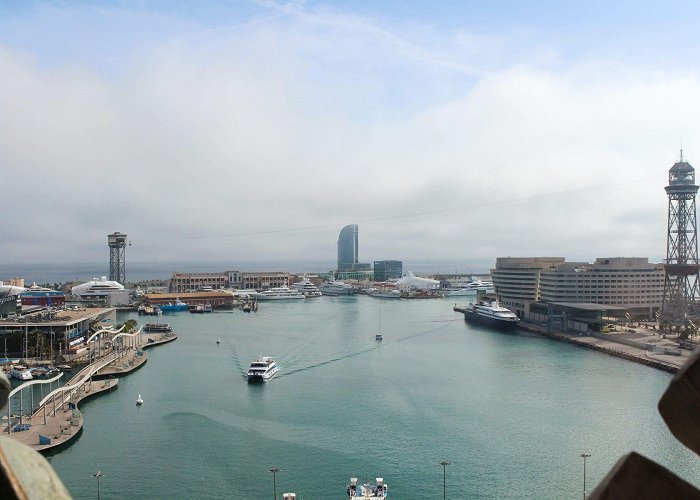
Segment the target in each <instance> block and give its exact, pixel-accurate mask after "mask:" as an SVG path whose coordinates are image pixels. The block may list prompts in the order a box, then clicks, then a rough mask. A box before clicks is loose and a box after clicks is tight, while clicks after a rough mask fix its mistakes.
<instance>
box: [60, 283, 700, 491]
mask: <svg viewBox="0 0 700 500" xmlns="http://www.w3.org/2000/svg"><path fill="white" fill-rule="evenodd" d="M452 306H453V301H448V300H413V301H409V300H382V299H374V298H370V297H365V296H359V297H346V298H340V297H321V298H318V299H310V300H305V301H295V302H294V303H287V302H282V301H280V302H264V303H261V305H260V309H259V311H258V312H257V313H244V312H242V311H240V310H235V311H228V312H215V313H213V314H205V315H194V314H189V313H187V312H184V313H178V314H175V315H169V316H164V317H163V318H162V319H161V318H158V320H159V321H167V322H169V323H170V324H171V325H172V326H173V329H174V330H175V331H176V332H177V334H178V337H179V338H178V340H177V341H176V342H174V343H171V344H168V345H165V346H161V347H157V348H155V349H153V350H151V351H150V353H149V360H148V362H147V363H146V365H145V366H144V367H143V368H142V369H140V370H139V371H137V372H135V373H133V374H132V375H129V376H127V377H124V378H122V379H121V381H120V384H119V388H118V389H117V390H116V391H114V392H112V393H109V394H105V395H103V396H99V397H97V398H95V399H93V400H90V401H86V402H84V403H83V404H81V407H80V409H81V410H82V412H83V415H84V417H85V424H84V430H83V433H82V435H81V436H80V437H79V439H78V440H77V441H76V442H75V443H74V444H73V445H72V446H70V447H68V448H67V449H65V450H63V451H60V452H58V453H56V454H54V455H53V456H51V457H49V460H50V461H51V464H52V465H53V467H54V468H55V469H56V471H57V473H58V474H59V475H60V477H61V478H62V479H63V481H64V483H65V484H66V486H67V487H68V489H69V490H70V492H71V493H72V494H73V495H74V497H75V498H78V499H88V498H96V492H97V485H96V482H95V478H94V477H92V474H94V473H95V472H96V471H97V470H98V469H99V470H101V471H102V473H103V474H104V477H103V478H102V480H101V484H100V488H101V491H100V493H101V498H103V499H120V498H132V499H133V498H143V499H153V498H168V499H173V498H190V499H191V498H234V499H258V498H260V499H264V498H272V496H273V478H272V474H271V473H270V472H268V469H270V468H272V467H278V468H279V469H280V471H279V472H277V474H276V484H277V495H278V498H281V495H282V493H283V492H287V491H292V492H296V493H297V498H300V499H304V500H307V499H308V500H311V499H329V498H337V499H342V498H345V486H346V484H347V482H348V479H349V478H350V477H351V476H354V477H359V478H360V479H361V480H364V479H365V478H368V477H369V478H374V477H383V478H384V480H385V482H386V483H387V484H388V485H389V496H390V498H396V499H402V498H438V497H439V496H440V495H441V494H442V481H443V468H442V466H441V465H439V462H440V461H443V460H446V461H449V462H450V463H451V464H450V465H448V466H447V469H446V490H447V497H448V498H572V499H576V498H581V493H582V491H583V463H582V459H581V457H580V455H581V454H582V453H588V454H590V455H591V457H590V458H588V460H587V464H586V466H587V469H586V476H587V485H588V491H590V490H591V489H592V488H593V486H594V485H595V484H597V482H598V481H600V479H601V478H602V477H603V476H604V475H605V474H606V473H607V472H608V471H609V470H610V468H611V467H612V466H613V464H614V463H615V462H616V460H617V459H618V458H620V457H621V456H622V455H623V454H625V453H628V452H629V451H631V450H636V451H638V452H640V453H643V454H644V455H646V456H648V457H650V458H652V459H654V460H656V461H658V462H659V463H661V464H663V465H664V466H666V467H668V468H669V469H671V470H673V471H674V472H676V473H677V474H679V475H680V476H682V477H684V478H686V479H687V480H689V481H690V482H692V483H694V484H700V474H699V473H700V467H699V462H700V461H698V459H697V457H695V456H694V455H693V454H692V453H691V452H690V451H688V450H686V449H685V448H683V447H682V446H681V445H680V444H679V443H678V442H677V441H676V440H675V439H674V438H673V436H672V435H671V434H670V432H669V431H668V429H667V428H666V426H665V424H664V423H663V421H662V419H661V417H660V416H659V414H658V411H657V409H656V404H657V402H658V400H659V398H660V396H661V394H662V393H663V391H664V390H665V388H666V387H667V386H668V383H669V381H670V379H671V376H670V375H669V374H667V373H665V372H662V371H658V370H654V369H652V368H649V367H646V366H641V365H638V364H634V363H632V362H628V361H624V360H621V359H617V358H613V357H609V356H607V355H604V354H601V353H598V352H594V351H591V350H587V349H582V348H578V347H575V346H572V345H570V344H567V343H562V342H557V341H553V340H550V339H545V338H541V337H538V336H534V335H530V334H524V333H518V332H515V333H501V332H498V331H494V330H490V329H488V328H485V327H479V326H474V325H470V324H467V323H465V321H464V319H463V316H462V315H461V314H458V313H455V312H453V311H452ZM380 316H381V332H382V334H383V338H384V340H383V342H377V341H376V340H375V334H376V333H377V332H378V329H379V318H380ZM129 317H134V318H135V319H137V320H139V321H143V320H144V318H143V317H138V316H136V315H131V316H130V315H127V314H122V315H121V316H120V318H118V319H119V321H124V320H125V319H127V318H129ZM217 338H220V339H221V343H220V344H217V342H216V340H217ZM260 355H270V356H273V357H275V359H276V360H277V362H278V364H279V365H280V366H281V368H282V369H281V371H280V372H279V374H278V375H277V376H276V377H275V378H274V379H273V380H272V381H270V382H268V383H265V384H248V383H247V382H246V380H245V378H244V376H243V375H244V373H245V371H246V369H247V367H248V365H249V364H250V363H251V362H252V361H253V360H254V359H256V358H257V357H258V356H260ZM139 394H141V395H142V397H143V399H144V401H145V402H144V404H143V406H139V407H137V406H136V404H135V402H136V398H137V396H138V395H139Z"/></svg>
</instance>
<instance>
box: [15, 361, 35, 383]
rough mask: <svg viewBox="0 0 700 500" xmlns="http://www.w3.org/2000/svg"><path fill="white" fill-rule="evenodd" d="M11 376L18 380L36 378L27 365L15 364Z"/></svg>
mask: <svg viewBox="0 0 700 500" xmlns="http://www.w3.org/2000/svg"><path fill="white" fill-rule="evenodd" d="M10 377H12V378H16V379H17V380H32V379H33V378H34V377H32V374H31V372H30V371H29V370H27V367H26V366H22V365H14V366H13V367H12V369H11V370H10Z"/></svg>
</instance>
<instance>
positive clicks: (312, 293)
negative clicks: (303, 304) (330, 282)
mask: <svg viewBox="0 0 700 500" xmlns="http://www.w3.org/2000/svg"><path fill="white" fill-rule="evenodd" d="M291 288H294V289H296V290H299V291H300V292H301V293H302V294H304V297H306V298H307V299H309V298H312V297H320V296H321V295H323V293H321V291H320V290H319V289H318V287H317V286H316V285H314V284H313V283H312V282H311V280H310V279H309V278H306V277H305V278H304V279H303V280H301V281H298V282H296V283H292V285H291Z"/></svg>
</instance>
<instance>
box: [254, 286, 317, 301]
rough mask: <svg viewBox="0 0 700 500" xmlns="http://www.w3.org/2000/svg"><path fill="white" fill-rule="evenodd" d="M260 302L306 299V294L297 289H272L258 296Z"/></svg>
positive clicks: (284, 287) (282, 287)
mask: <svg viewBox="0 0 700 500" xmlns="http://www.w3.org/2000/svg"><path fill="white" fill-rule="evenodd" d="M257 298H258V300H296V299H305V298H306V297H304V294H303V293H301V292H300V291H299V290H296V289H295V288H289V287H287V286H280V287H278V288H270V289H268V290H265V291H263V292H260V293H259V294H258V297H257Z"/></svg>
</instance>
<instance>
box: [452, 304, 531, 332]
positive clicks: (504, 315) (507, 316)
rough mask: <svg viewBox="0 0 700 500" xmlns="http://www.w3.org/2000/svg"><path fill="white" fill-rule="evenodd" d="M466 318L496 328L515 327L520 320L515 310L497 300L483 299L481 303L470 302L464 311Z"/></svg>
mask: <svg viewBox="0 0 700 500" xmlns="http://www.w3.org/2000/svg"><path fill="white" fill-rule="evenodd" d="M464 319H465V320H467V321H471V322H474V323H481V324H484V325H488V326H493V327H496V328H502V329H510V328H515V327H516V326H517V324H518V322H519V321H520V318H518V317H517V316H516V315H515V314H514V313H513V311H511V310H510V309H507V308H505V307H502V306H500V305H499V304H498V301H497V300H490V299H488V300H482V301H481V302H480V303H479V304H469V305H468V306H467V308H466V310H465V311H464Z"/></svg>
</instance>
